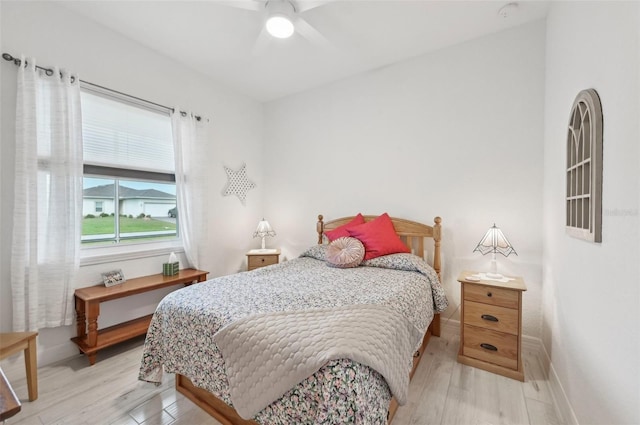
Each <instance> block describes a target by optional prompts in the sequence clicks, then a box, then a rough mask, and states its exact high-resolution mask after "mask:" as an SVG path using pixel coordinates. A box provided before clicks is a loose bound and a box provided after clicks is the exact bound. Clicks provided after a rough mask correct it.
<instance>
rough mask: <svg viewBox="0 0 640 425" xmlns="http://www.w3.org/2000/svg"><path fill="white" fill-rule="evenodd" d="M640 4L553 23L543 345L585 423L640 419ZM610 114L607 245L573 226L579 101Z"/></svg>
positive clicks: (567, 14) (579, 5)
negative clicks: (573, 142)
mask: <svg viewBox="0 0 640 425" xmlns="http://www.w3.org/2000/svg"><path fill="white" fill-rule="evenodd" d="M638 8H639V3H637V2H627V3H615V2H594V3H586V2H560V3H554V4H553V6H552V8H551V11H550V14H549V16H548V21H547V45H546V51H547V59H546V96H545V141H544V257H543V264H544V300H543V304H542V305H543V316H544V323H543V341H544V345H545V348H546V350H547V351H548V353H549V354H550V357H551V361H552V365H553V368H554V370H555V372H556V373H557V375H558V377H559V380H560V383H561V385H562V387H563V388H564V391H565V393H566V396H567V398H568V400H569V402H570V403H571V405H572V407H573V410H574V412H575V418H574V420H575V419H577V421H578V423H581V424H605V423H606V424H623V423H624V424H638V423H640V410H639V409H640V407H639V406H640V392H639V385H640V374H639V367H640V361H639V360H638V358H639V357H638V355H639V354H638V353H639V352H640V346H639V344H640V343H639V335H640V313H639V311H640V292H639V288H640V278H639V276H640V268H639V264H640V261H639V260H640V249H639V243H640V242H639V241H640V234H639V231H638V228H639V225H638V222H639V217H638V211H639V209H638V207H639V205H638V201H639V190H640V186H639V183H638V182H639V179H640V172H639V171H638V170H639V168H640V167H639V165H640V163H639V153H640V152H639V149H638V145H639V140H640V131H639V128H638V122H639V121H640V108H639V105H638V103H639V99H640V90H639V87H638V86H639V82H638V80H639V74H640V65H639V58H638V56H639V54H640V45H639V43H638V38H639V37H638V31H639V30H638V28H640V18H639V17H640V11H639V10H638ZM586 88H594V89H596V90H597V91H598V93H599V95H600V98H601V102H602V110H603V115H604V136H603V147H604V153H603V157H604V169H603V206H602V209H603V223H602V243H600V244H594V243H588V242H584V241H581V240H578V239H574V238H571V237H569V236H567V235H566V234H565V229H564V217H565V207H564V201H563V199H564V197H565V192H564V191H565V185H566V183H565V173H564V167H565V161H566V155H565V149H566V148H565V145H566V135H567V124H568V120H569V112H570V110H571V107H572V104H573V101H574V99H575V96H576V95H577V94H578V92H580V91H581V90H583V89H586Z"/></svg>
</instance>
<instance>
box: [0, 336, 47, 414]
mask: <svg viewBox="0 0 640 425" xmlns="http://www.w3.org/2000/svg"><path fill="white" fill-rule="evenodd" d="M37 335H38V332H11V333H5V334H3V333H0V360H2V359H4V358H5V357H9V356H10V355H12V354H15V353H17V352H19V351H22V350H24V366H25V369H26V371H27V388H28V389H29V401H33V400H35V399H37V398H38V360H37V349H36V336H37Z"/></svg>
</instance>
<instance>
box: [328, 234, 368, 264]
mask: <svg viewBox="0 0 640 425" xmlns="http://www.w3.org/2000/svg"><path fill="white" fill-rule="evenodd" d="M363 258H364V245H362V242H360V241H359V240H357V239H356V238H349V237H343V238H338V239H336V240H335V241H333V242H331V243H330V244H329V246H328V247H327V263H328V265H330V266H332V267H339V268H343V269H344V268H350V267H358V266H359V265H360V263H362V259H363Z"/></svg>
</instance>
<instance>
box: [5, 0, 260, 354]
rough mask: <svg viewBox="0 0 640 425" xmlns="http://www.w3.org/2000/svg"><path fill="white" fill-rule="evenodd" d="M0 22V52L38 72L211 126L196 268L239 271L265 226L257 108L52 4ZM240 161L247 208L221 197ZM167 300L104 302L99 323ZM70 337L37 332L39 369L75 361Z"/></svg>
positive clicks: (8, 144) (14, 10)
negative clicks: (52, 71) (30, 62)
mask: <svg viewBox="0 0 640 425" xmlns="http://www.w3.org/2000/svg"><path fill="white" fill-rule="evenodd" d="M0 15H1V37H2V38H1V49H2V52H8V53H11V54H13V55H16V56H19V55H20V54H21V53H23V54H25V55H27V56H33V57H35V58H36V59H37V63H38V64H41V65H48V66H53V65H58V66H64V67H66V68H67V69H70V70H73V71H75V72H77V73H78V74H79V75H80V77H81V79H83V80H86V81H89V82H92V83H95V84H99V85H102V86H105V87H108V88H111V89H114V90H118V91H121V92H124V93H128V94H131V95H134V96H137V97H140V98H143V99H147V100H150V101H153V102H156V103H160V104H163V105H168V106H174V105H180V106H181V107H182V108H186V109H190V110H193V111H194V112H197V113H198V114H201V115H202V116H205V117H208V118H209V119H210V123H209V124H208V125H207V126H206V135H205V137H204V141H205V143H206V146H205V147H204V149H205V151H206V152H207V158H208V161H209V168H208V172H207V173H206V174H205V175H202V181H203V182H206V184H207V185H208V189H209V190H208V191H209V197H208V200H207V206H208V208H207V220H208V229H203V232H202V242H203V243H204V245H205V247H206V250H204V251H203V252H204V255H203V256H202V258H201V260H202V264H201V268H202V269H204V270H208V271H209V272H211V275H210V277H211V276H219V275H222V274H229V273H233V272H236V271H238V270H239V269H240V268H241V267H243V264H244V262H245V257H244V254H245V252H246V250H247V249H249V248H250V247H252V246H255V245H256V241H255V240H253V239H252V238H251V235H252V232H253V230H254V229H255V226H256V224H257V222H258V220H259V219H260V218H261V217H262V210H261V205H262V192H263V189H262V184H261V178H262V136H261V132H262V105H260V104H259V103H257V102H255V101H253V100H251V99H248V98H246V97H244V96H241V95H238V94H236V93H233V92H231V91H229V90H228V89H227V88H225V87H223V86H220V85H218V84H216V83H214V82H212V81H211V80H210V79H208V78H206V77H205V76H203V75H202V74H199V73H196V72H194V71H192V70H190V69H188V68H186V67H185V66H183V65H181V64H178V63H175V62H173V61H171V60H170V59H168V58H166V57H164V56H162V55H160V54H158V53H156V52H154V51H152V50H149V49H147V48H145V47H143V46H141V45H139V44H136V43H134V42H132V41H131V40H129V39H127V38H124V37H122V36H120V35H118V34H116V33H114V32H112V31H110V30H108V29H106V28H104V27H102V26H100V25H99V24H96V23H95V22H93V21H91V20H88V19H87V18H84V17H82V16H80V15H76V14H75V13H73V12H71V11H69V10H68V9H66V8H64V7H62V6H60V5H57V4H55V3H52V2H0ZM0 69H1V72H2V75H1V77H0V78H1V80H0V81H1V83H2V87H1V94H2V100H1V103H0V106H1V114H2V115H1V118H2V120H1V123H2V129H1V133H0V135H1V137H2V144H1V155H0V157H1V159H0V165H1V172H0V176H1V179H0V190H1V192H0V199H1V202H2V205H1V207H0V214H1V216H2V226H1V228H0V232H1V233H0V234H1V237H2V243H1V244H0V249H1V251H0V273H1V275H0V298H1V300H0V310H1V312H0V329H1V330H2V331H8V330H10V329H11V317H12V312H11V292H10V279H9V276H10V262H9V257H10V247H11V227H12V226H11V222H12V211H13V201H12V200H13V171H14V166H13V156H14V145H13V137H12V136H13V134H14V121H15V96H16V83H15V80H16V71H17V68H16V67H15V66H13V65H11V64H10V63H8V62H5V61H4V60H3V61H2V64H0ZM242 162H246V163H247V169H248V173H249V177H251V178H252V179H253V180H254V181H256V182H257V183H258V187H257V188H256V189H254V190H252V191H251V192H249V195H248V196H247V205H246V207H243V206H242V205H241V204H240V202H239V200H238V199H237V198H235V197H222V195H221V192H222V189H223V187H224V185H225V184H226V182H227V176H226V173H225V172H224V169H223V164H226V165H228V166H230V167H233V168H237V167H239V166H240V165H241V164H242ZM221 241H224V242H221ZM165 257H166V256H165V255H163V256H161V257H151V258H146V259H138V260H130V261H122V262H118V263H115V264H113V263H112V264H99V265H92V266H86V267H83V268H82V270H81V277H80V281H79V285H78V286H88V285H93V284H96V283H98V282H100V272H102V271H106V270H110V269H113V268H122V270H123V271H124V273H125V276H126V277H127V278H133V277H136V276H141V275H147V274H152V273H159V272H161V263H162V262H163V260H165ZM181 260H182V261H184V258H181ZM164 293H166V291H158V292H155V293H150V294H144V295H138V296H136V297H135V298H133V299H127V300H121V301H114V302H110V303H107V304H106V305H104V308H103V310H102V314H101V316H100V324H101V325H109V324H111V323H115V322H117V321H119V320H121V319H122V318H126V317H129V316H131V317H135V316H137V315H141V314H148V313H150V312H153V310H154V308H155V305H156V303H157V302H158V301H159V299H160V298H161V296H162V295H163V294H164ZM71 336H73V329H72V327H64V328H55V329H45V330H41V332H40V336H39V340H38V344H39V347H38V351H39V353H38V356H39V361H40V364H46V363H48V362H51V361H54V360H57V359H60V358H64V357H68V356H70V355H73V354H75V353H77V349H76V348H74V347H75V346H74V345H73V344H72V343H71V342H70V341H69V338H70V337H71Z"/></svg>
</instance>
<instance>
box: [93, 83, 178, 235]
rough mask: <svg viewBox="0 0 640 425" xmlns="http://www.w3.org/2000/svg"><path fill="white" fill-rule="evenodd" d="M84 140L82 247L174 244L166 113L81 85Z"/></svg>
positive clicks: (171, 165)
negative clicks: (142, 243) (171, 242)
mask: <svg viewBox="0 0 640 425" xmlns="http://www.w3.org/2000/svg"><path fill="white" fill-rule="evenodd" d="M82 136H83V148H84V153H83V155H84V179H83V208H82V210H83V211H82V215H83V218H82V245H83V246H84V247H89V246H103V245H112V244H124V243H128V244H130V243H139V242H156V241H165V240H176V239H177V236H178V231H177V229H178V226H177V224H178V223H177V221H178V214H177V208H176V184H175V174H174V158H173V142H172V134H171V119H170V117H169V113H168V111H167V110H165V109H160V108H156V107H154V106H152V105H151V104H147V103H146V102H143V101H136V100H133V99H132V98H129V97H128V96H124V95H117V94H113V93H111V92H108V91H102V90H98V89H95V88H93V87H88V86H83V91H82Z"/></svg>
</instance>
